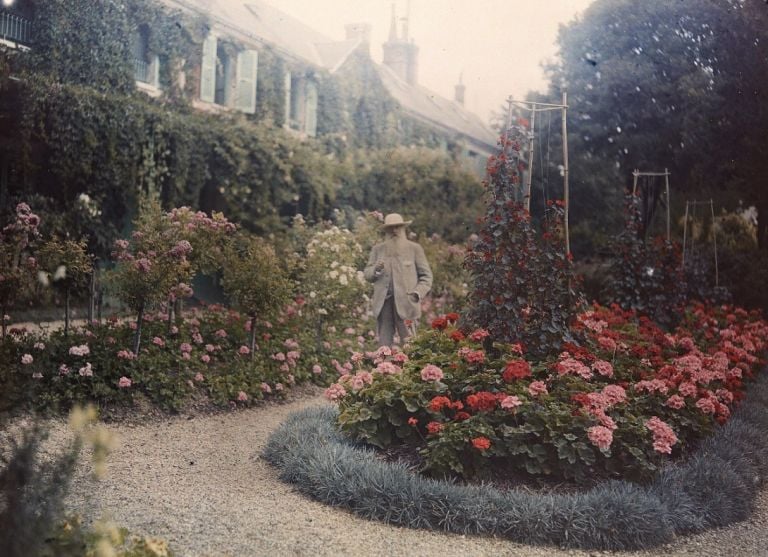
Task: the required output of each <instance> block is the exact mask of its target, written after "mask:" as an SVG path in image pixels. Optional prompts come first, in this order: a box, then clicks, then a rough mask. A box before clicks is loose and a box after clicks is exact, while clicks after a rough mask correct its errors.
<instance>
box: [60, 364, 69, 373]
mask: <svg viewBox="0 0 768 557" xmlns="http://www.w3.org/2000/svg"><path fill="white" fill-rule="evenodd" d="M59 375H69V367H68V366H67V364H61V365H60V366H59Z"/></svg>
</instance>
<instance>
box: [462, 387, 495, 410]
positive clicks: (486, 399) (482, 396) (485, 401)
mask: <svg viewBox="0 0 768 557" xmlns="http://www.w3.org/2000/svg"><path fill="white" fill-rule="evenodd" d="M496 403H497V398H496V395H494V394H493V393H489V392H488V391H481V392H479V393H476V394H473V395H469V396H468V397H467V405H468V406H469V407H470V408H471V409H472V410H475V411H476V412H480V411H486V412H490V411H491V410H493V409H494V408H496Z"/></svg>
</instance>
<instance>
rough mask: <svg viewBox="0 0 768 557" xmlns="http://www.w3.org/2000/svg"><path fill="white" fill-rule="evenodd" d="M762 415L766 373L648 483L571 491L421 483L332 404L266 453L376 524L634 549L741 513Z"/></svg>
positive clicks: (760, 465) (759, 476) (314, 492)
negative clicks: (348, 431)
mask: <svg viewBox="0 0 768 557" xmlns="http://www.w3.org/2000/svg"><path fill="white" fill-rule="evenodd" d="M766 407H768V378H766V376H765V375H763V376H762V377H760V378H759V379H758V380H757V382H756V383H755V384H753V385H752V386H751V387H750V391H749V396H748V398H747V400H746V402H744V404H743V405H742V406H741V407H740V408H739V409H738V410H737V412H736V413H735V415H734V417H733V418H731V419H730V420H729V421H728V423H727V424H725V425H724V426H722V427H720V428H718V429H717V431H716V432H715V434H714V435H713V436H711V437H709V438H708V439H706V440H705V441H704V442H702V443H701V444H700V445H699V447H698V448H697V450H696V451H695V452H694V453H693V454H692V455H691V456H690V458H689V459H688V460H686V461H678V462H675V463H674V464H668V465H665V466H664V467H662V468H661V470H660V471H659V472H658V474H657V475H656V477H655V478H654V479H653V481H652V482H650V483H649V484H648V485H646V486H640V485H637V484H635V483H631V482H627V481H621V480H619V481H617V480H611V481H607V482H604V483H602V484H600V485H598V486H596V487H594V488H592V489H590V490H586V491H583V492H578V493H568V494H549V495H541V494H537V493H533V492H531V491H530V490H510V491H505V492H501V491H498V490H496V489H494V488H492V487H489V486H488V485H461V484H457V483H454V482H443V481H438V480H434V479H429V478H425V477H423V476H421V475H419V474H415V473H414V472H413V471H412V470H410V469H408V467H407V466H405V465H403V464H393V463H387V462H384V461H382V460H381V459H380V458H378V457H377V455H376V453H375V452H374V451H372V450H371V449H370V448H369V447H366V446H365V445H363V444H360V443H355V442H354V441H352V440H351V439H350V438H349V437H348V436H347V435H344V434H343V433H341V432H340V431H339V428H338V426H337V424H336V420H337V418H338V413H337V411H336V409H334V408H332V407H325V408H313V409H309V410H306V411H303V412H298V413H295V414H293V415H291V416H290V417H289V419H288V420H287V421H286V422H285V423H284V424H283V425H282V426H281V427H280V428H279V429H278V430H277V431H275V432H274V433H273V434H272V436H271V437H270V439H269V442H268V444H267V447H266V448H265V450H264V453H263V457H264V458H265V459H266V460H267V461H269V462H270V463H271V464H273V465H274V466H275V467H276V468H277V469H278V470H279V473H280V477H281V479H283V480H284V481H286V482H289V483H291V484H293V485H294V487H295V488H296V489H297V490H298V491H300V492H301V493H304V494H306V495H308V496H310V497H313V498H315V499H318V500H319V501H322V502H324V503H327V504H329V505H332V506H338V507H344V508H347V509H349V510H350V511H352V512H354V513H355V514H357V515H359V516H362V517H364V518H368V519H372V520H380V521H382V522H387V523H390V524H395V525H400V526H408V527H411V528H424V529H430V530H440V531H446V532H455V533H459V534H482V535H493V536H501V537H505V538H508V539H511V540H514V541H517V542H521V543H526V544H535V545H540V544H548V545H557V546H560V547H573V548H584V549H603V550H625V549H642V548H648V547H654V546H658V545H661V544H665V543H668V542H670V541H672V539H673V538H674V537H675V536H676V535H680V534H686V533H691V532H699V531H702V530H705V529H708V528H715V527H721V526H725V525H727V524H730V523H733V522H735V521H738V520H743V519H745V518H746V517H747V516H748V515H749V513H750V511H751V508H752V506H753V504H754V499H755V496H756V493H757V489H756V487H757V486H758V485H759V484H761V483H762V482H764V481H765V479H766V477H768V440H767V439H766V436H765V435H764V432H765V430H766V428H768V412H767V411H766Z"/></svg>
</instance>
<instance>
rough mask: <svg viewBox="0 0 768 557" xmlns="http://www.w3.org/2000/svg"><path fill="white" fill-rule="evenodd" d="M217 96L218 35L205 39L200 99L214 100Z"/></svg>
mask: <svg viewBox="0 0 768 557" xmlns="http://www.w3.org/2000/svg"><path fill="white" fill-rule="evenodd" d="M215 96H216V35H214V34H210V35H208V36H207V37H206V38H205V41H203V62H202V64H201V66H200V100H201V101H206V102H209V103H212V102H213V99H214V97H215Z"/></svg>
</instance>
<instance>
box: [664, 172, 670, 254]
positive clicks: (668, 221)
mask: <svg viewBox="0 0 768 557" xmlns="http://www.w3.org/2000/svg"><path fill="white" fill-rule="evenodd" d="M664 182H665V183H666V187H667V242H670V241H671V240H672V236H671V229H670V224H669V223H670V219H671V218H672V217H671V213H670V211H671V208H670V205H672V201H671V200H670V198H669V169H667V168H665V169H664Z"/></svg>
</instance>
